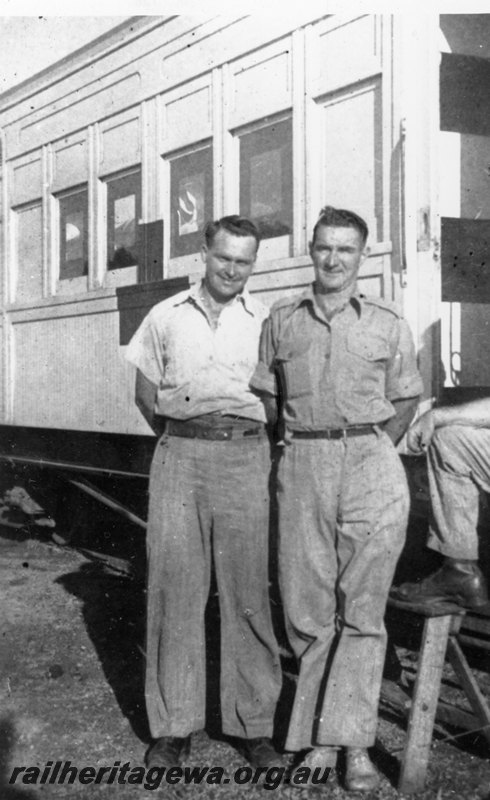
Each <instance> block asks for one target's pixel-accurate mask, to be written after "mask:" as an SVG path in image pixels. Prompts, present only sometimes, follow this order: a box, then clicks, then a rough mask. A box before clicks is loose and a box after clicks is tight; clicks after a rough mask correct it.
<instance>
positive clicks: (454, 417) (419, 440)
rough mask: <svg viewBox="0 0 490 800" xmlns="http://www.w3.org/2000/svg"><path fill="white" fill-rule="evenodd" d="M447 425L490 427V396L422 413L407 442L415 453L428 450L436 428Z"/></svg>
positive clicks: (409, 433) (409, 432) (411, 429)
mask: <svg viewBox="0 0 490 800" xmlns="http://www.w3.org/2000/svg"><path fill="white" fill-rule="evenodd" d="M445 425H470V426H473V427H475V428H490V397H485V398H482V399H481V400H472V401H471V402H469V403H462V404H461V405H459V406H441V407H440V408H433V409H431V410H430V411H426V412H425V414H422V416H421V417H419V419H418V420H416V422H414V424H413V425H412V427H411V428H410V430H409V431H408V436H407V444H408V447H409V449H410V450H412V451H413V452H414V453H423V452H424V451H425V450H427V448H428V446H429V444H430V442H431V439H432V437H433V435H434V431H435V430H436V428H442V427H444V426H445Z"/></svg>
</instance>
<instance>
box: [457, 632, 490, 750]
mask: <svg viewBox="0 0 490 800" xmlns="http://www.w3.org/2000/svg"><path fill="white" fill-rule="evenodd" d="M447 654H448V658H449V661H450V662H451V666H452V668H453V669H454V671H455V673H456V675H457V676H458V678H459V680H460V681H461V685H462V687H463V689H464V691H465V693H466V697H467V698H468V700H469V702H470V704H471V707H472V709H473V712H474V714H475V716H476V718H477V719H478V720H479V722H480V723H481V725H482V726H485V727H484V729H483V730H482V733H483V735H484V736H485V737H486V739H487V741H488V742H490V709H489V708H488V704H487V701H486V699H485V697H484V696H483V694H482V692H481V690H480V687H479V686H478V684H477V682H476V680H475V678H474V676H473V674H472V672H471V669H470V667H469V664H468V662H467V660H466V658H465V655H464V653H463V651H462V650H461V647H460V646H459V642H458V641H457V639H456V637H454V636H450V637H449V642H448V651H447Z"/></svg>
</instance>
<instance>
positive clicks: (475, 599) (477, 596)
mask: <svg viewBox="0 0 490 800" xmlns="http://www.w3.org/2000/svg"><path fill="white" fill-rule="evenodd" d="M390 597H393V598H394V599H396V600H403V601H405V602H407V603H441V602H446V603H455V604H456V605H459V606H461V607H462V608H481V606H484V605H486V604H487V603H488V590H487V586H486V583H485V578H484V577H483V574H482V572H481V570H480V569H479V568H478V565H477V563H476V561H457V560H453V559H451V560H447V561H445V563H444V564H443V566H442V567H441V568H440V569H438V570H437V572H434V573H433V574H432V575H429V577H427V578H425V579H424V580H423V581H420V582H419V583H402V585H401V586H398V587H394V588H393V589H392V590H391V592H390Z"/></svg>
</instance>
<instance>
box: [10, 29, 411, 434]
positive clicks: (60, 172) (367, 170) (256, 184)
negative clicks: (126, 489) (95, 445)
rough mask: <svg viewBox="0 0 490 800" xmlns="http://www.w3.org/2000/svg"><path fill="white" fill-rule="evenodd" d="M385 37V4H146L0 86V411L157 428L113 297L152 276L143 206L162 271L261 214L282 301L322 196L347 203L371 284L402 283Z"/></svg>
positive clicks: (195, 262) (264, 271) (179, 271)
mask: <svg viewBox="0 0 490 800" xmlns="http://www.w3.org/2000/svg"><path fill="white" fill-rule="evenodd" d="M392 48H393V30H392V18H391V16H389V15H374V14H371V15H362V16H356V17H351V18H347V17H339V16H337V15H336V16H328V17H324V18H321V19H311V18H306V17H305V18H304V19H302V20H298V22H297V23H296V24H295V26H292V24H291V23H290V22H286V21H281V20H275V21H274V20H272V19H271V20H268V21H267V24H265V25H261V26H258V25H257V24H256V22H255V21H254V20H253V18H250V17H249V18H246V17H245V18H241V19H234V20H233V19H229V18H227V19H226V20H225V18H220V17H217V18H214V19H210V20H208V21H206V22H202V21H199V22H197V21H196V20H192V19H187V18H184V17H173V18H165V17H137V18H133V19H132V20H131V21H130V22H128V24H127V25H123V26H121V27H120V28H119V29H118V30H116V31H115V32H113V33H110V34H108V35H107V36H106V37H103V38H102V39H100V40H97V42H96V43H94V45H92V46H89V47H87V48H84V49H83V50H81V51H79V52H78V53H76V54H74V55H73V56H72V57H69V58H67V59H65V60H64V61H63V62H60V64H59V65H55V66H54V67H53V68H52V69H50V70H47V71H45V72H44V73H42V74H41V75H40V76H37V77H36V78H34V79H32V80H31V81H28V82H25V83H24V84H22V85H21V86H20V87H19V88H17V89H15V90H11V91H10V92H8V93H6V94H5V95H4V96H3V97H2V98H0V101H2V102H1V103H0V129H1V130H2V136H3V142H2V143H3V153H4V159H3V167H2V193H1V199H2V215H1V224H2V237H1V268H2V293H3V307H4V310H5V313H4V315H3V318H2V326H1V328H0V335H1V337H2V367H1V368H2V377H3V380H2V394H1V406H0V409H1V413H2V421H3V422H4V423H7V424H19V425H31V426H32V425H33V426H39V427H47V428H50V427H53V428H67V429H77V430H95V431H107V432H122V433H124V432H128V433H129V432H131V433H138V432H139V433H148V432H149V429H148V428H147V427H146V424H145V423H144V422H143V421H142V420H141V419H140V418H139V415H138V413H137V411H136V410H135V408H134V403H133V380H134V375H133V372H132V368H131V367H129V366H128V365H127V364H126V363H125V360H124V346H123V345H121V343H120V338H119V322H120V319H119V317H120V311H119V310H118V301H117V289H118V288H119V287H122V286H131V285H133V284H136V283H137V282H138V281H141V280H144V279H145V278H144V276H143V277H142V268H141V267H142V264H141V261H142V251H141V248H142V244H141V242H142V238H141V235H140V234H139V233H138V231H141V230H142V229H143V227H144V226H145V225H146V226H147V225H149V224H153V225H154V228H152V231H153V234H152V235H155V236H157V237H158V236H160V237H161V248H160V249H161V253H160V261H161V263H160V262H159V263H157V262H158V259H157V260H156V261H155V263H157V270H158V271H157V274H155V263H153V267H152V269H153V272H152V274H151V275H150V277H151V279H152V280H156V279H162V278H176V277H179V276H185V275H189V276H190V278H191V281H195V280H197V279H198V277H199V274H200V271H201V267H202V263H201V260H200V255H199V241H200V234H199V228H200V226H201V224H202V222H203V221H204V220H205V219H206V218H209V217H215V218H216V217H219V216H221V215H222V214H229V213H236V212H241V213H245V214H247V215H249V216H252V217H253V218H254V219H256V221H257V222H258V224H259V225H260V227H261V230H262V233H263V236H264V239H263V242H262V245H261V248H260V257H259V263H258V265H257V269H256V272H255V274H254V276H253V278H252V279H251V282H250V288H251V289H252V291H253V292H255V293H257V295H258V296H260V297H261V298H262V299H263V300H264V301H265V302H266V303H268V304H270V303H272V302H273V301H274V300H276V299H277V298H278V297H280V296H282V295H283V294H284V293H285V292H288V291H291V290H296V289H298V288H300V287H302V286H305V285H306V284H307V283H308V282H309V281H310V280H311V277H312V270H311V262H310V258H309V256H308V233H309V232H310V231H311V229H312V226H313V224H314V222H315V220H316V217H317V215H318V211H319V210H320V208H321V207H322V206H323V205H324V204H325V203H332V204H335V205H337V206H344V207H348V208H352V209H354V210H356V211H358V212H359V213H360V214H361V215H363V216H364V217H365V218H366V219H367V221H368V224H369V228H370V232H371V236H370V239H371V257H370V258H369V259H368V260H367V262H366V263H365V265H364V266H363V271H362V275H361V287H362V288H363V289H364V290H365V291H367V292H369V293H374V294H378V295H381V296H385V297H387V298H389V299H393V298H394V299H396V300H400V299H401V290H400V281H399V280H398V279H397V277H396V276H397V273H398V272H399V269H400V255H399V235H398V231H397V229H396V222H395V223H394V220H396V218H397V206H396V201H395V202H394V194H396V192H395V191H394V185H396V181H397V174H398V172H397V171H398V170H399V166H398V162H397V153H398V151H399V142H398V137H399V121H398V120H397V118H396V102H395V100H394V96H395V94H396V91H395V89H396V87H395V85H394V80H393V75H392V61H393V60H392ZM395 188H396V186H395ZM158 241H159V240H158ZM146 279H148V275H146Z"/></svg>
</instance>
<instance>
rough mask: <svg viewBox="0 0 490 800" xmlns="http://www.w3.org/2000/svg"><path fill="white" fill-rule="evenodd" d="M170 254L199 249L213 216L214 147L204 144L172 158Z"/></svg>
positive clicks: (186, 252)
mask: <svg viewBox="0 0 490 800" xmlns="http://www.w3.org/2000/svg"><path fill="white" fill-rule="evenodd" d="M170 203H171V227H170V256H171V257H175V256H184V255H188V254H189V253H197V251H198V250H199V248H200V246H201V232H202V228H203V225H204V222H205V220H207V219H212V216H213V150H212V147H211V146H207V147H203V148H201V149H200V150H195V151H194V152H192V153H186V154H185V155H181V156H177V157H175V158H172V160H171V162H170Z"/></svg>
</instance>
